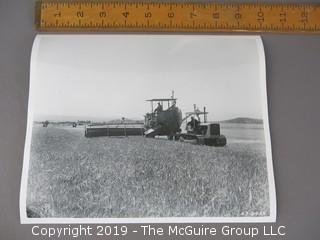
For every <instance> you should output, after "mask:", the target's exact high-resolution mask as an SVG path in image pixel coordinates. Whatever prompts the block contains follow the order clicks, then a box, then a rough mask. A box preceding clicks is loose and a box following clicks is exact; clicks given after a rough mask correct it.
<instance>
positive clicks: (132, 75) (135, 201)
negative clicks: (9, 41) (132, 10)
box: [20, 34, 276, 223]
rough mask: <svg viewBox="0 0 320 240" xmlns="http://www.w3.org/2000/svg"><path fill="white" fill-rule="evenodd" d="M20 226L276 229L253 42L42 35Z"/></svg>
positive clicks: (259, 52)
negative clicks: (254, 225) (252, 225)
mask: <svg viewBox="0 0 320 240" xmlns="http://www.w3.org/2000/svg"><path fill="white" fill-rule="evenodd" d="M30 68H31V70H30V89H29V104H28V123H27V133H26V140H25V149H24V161H23V170H22V180H21V190H20V218H21V223H120V222H122V223H131V222H135V223H139V222H140V223H142V222H144V223H156V222H163V223H165V222H177V223H179V222H274V221H275V220H276V195H275V184H274V174H273V164H272V151H271V137H270V131H269V120H268V106H267V88H266V82H267V79H266V70H265V56H264V48H263V43H262V40H261V38H260V37H259V36H223V35H219V36H213V35H139V34H136V35H134V34H123V35H121V34H112V35H111V34H109V35H108V34H107V35H81V34H79V35H65V34H60V35H50V34H43V35H38V36H37V37H36V38H35V41H34V44H33V49H32V55H31V66H30Z"/></svg>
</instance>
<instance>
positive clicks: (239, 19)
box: [35, 0, 320, 34]
mask: <svg viewBox="0 0 320 240" xmlns="http://www.w3.org/2000/svg"><path fill="white" fill-rule="evenodd" d="M124 13H126V16H124V15H123V14H124ZM127 13H128V14H127ZM35 24H36V27H37V29H38V30H39V31H52V32H54V31H56V32H59V31H75V32H82V31H98V32H99V31H100V32H117V31H121V32H126V31H129V32H132V31H137V32H141V31H142V32H157V31H159V32H164V31H166V32H184V31H188V32H241V31H245V32H276V33H281V32H284V33H288V32H289V33H299V32H302V33H317V34H319V33H320V4H316V3H313V4H312V3H310V4H309V3H303V4H302V3H291V4H288V3H260V2H258V3H210V2H207V3H206V2H200V3H199V2H198V3H197V2H153V1H150V2H140V1H139V2H136V1H134V0H133V1H127V0H121V1H120V0H119V1H106V0H100V1H94V0H75V1H72V2H70V1H68V0H58V1H57V0H42V1H38V2H36V11H35ZM73 26H74V27H73ZM131 26H132V27H131ZM134 26H135V27H134Z"/></svg>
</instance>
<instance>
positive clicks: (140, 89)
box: [31, 35, 262, 120]
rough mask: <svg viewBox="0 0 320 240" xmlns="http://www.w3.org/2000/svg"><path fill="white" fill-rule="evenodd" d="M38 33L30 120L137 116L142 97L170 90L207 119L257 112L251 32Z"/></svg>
mask: <svg viewBox="0 0 320 240" xmlns="http://www.w3.org/2000/svg"><path fill="white" fill-rule="evenodd" d="M37 41H38V43H37V44H35V48H34V50H35V49H38V51H36V52H34V53H33V64H35V65H33V66H35V67H36V68H35V71H34V72H33V73H32V76H31V78H32V79H31V81H33V82H32V86H33V88H32V92H31V94H32V95H33V100H34V101H33V109H34V113H35V119H36V120H44V118H51V119H53V118H59V117H61V116H70V117H73V119H74V118H76V119H77V118H78V119H95V118H102V119H106V120H110V119H113V118H120V117H126V118H131V119H142V118H143V115H144V114H145V113H146V112H147V111H149V110H150V104H149V103H148V102H146V101H145V100H147V99H151V98H164V97H165V98H166V97H170V96H171V91H172V90H174V92H175V97H177V98H178V102H177V106H178V107H179V108H180V109H181V110H182V112H183V113H185V112H187V111H192V109H193V104H196V105H197V106H199V107H200V108H202V107H203V106H206V108H207V111H209V115H208V119H209V120H224V119H230V118H235V117H253V118H262V108H261V86H260V85H261V79H260V72H259V71H260V68H259V64H262V63H260V62H259V56H258V51H259V50H260V51H262V49H258V44H257V38H254V37H243V38H241V37H239V36H238V37H235V36H229V37H223V36H196V35H180V36H173V35H171V36H170V35H73V36H72V35H55V36H53V35H42V36H38V39H37ZM55 116H56V117H55ZM55 120H58V119H55Z"/></svg>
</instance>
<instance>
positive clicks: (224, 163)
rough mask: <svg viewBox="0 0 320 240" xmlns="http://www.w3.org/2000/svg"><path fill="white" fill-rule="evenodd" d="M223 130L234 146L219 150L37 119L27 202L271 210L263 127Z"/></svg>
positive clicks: (55, 210)
mask: <svg viewBox="0 0 320 240" xmlns="http://www.w3.org/2000/svg"><path fill="white" fill-rule="evenodd" d="M221 131H222V133H224V134H225V135H226V136H227V138H228V144H227V146H226V147H220V148H218V147H208V146H199V145H191V144H189V143H182V142H178V141H169V140H164V139H147V138H144V137H141V136H132V137H98V138H85V137H84V129H83V128H71V127H70V126H63V127H62V126H61V127H57V126H55V127H50V126H49V127H48V128H43V127H40V126H39V125H37V124H35V125H34V128H33V136H32V143H31V156H30V167H29V172H28V188H27V208H28V209H29V210H30V211H32V212H34V213H35V214H36V215H37V216H39V217H90V218H97V217H99V218H101V217H104V218H108V217H119V218H121V217H203V216H206V217H232V216H237V217H239V216H266V215H269V195H268V179H267V167H266V155H265V144H264V141H263V129H260V128H258V129H255V128H252V129H251V128H250V129H249V128H247V129H246V128H242V127H239V126H233V127H229V128H225V129H224V128H222V130H221Z"/></svg>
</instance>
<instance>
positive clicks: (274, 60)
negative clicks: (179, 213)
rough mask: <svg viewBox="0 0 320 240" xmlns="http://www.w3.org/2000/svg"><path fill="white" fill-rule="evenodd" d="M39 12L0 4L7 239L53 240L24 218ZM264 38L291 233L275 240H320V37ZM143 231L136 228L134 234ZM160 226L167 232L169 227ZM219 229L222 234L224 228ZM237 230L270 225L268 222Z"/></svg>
mask: <svg viewBox="0 0 320 240" xmlns="http://www.w3.org/2000/svg"><path fill="white" fill-rule="evenodd" d="M269 2H271V1H269ZM296 2H301V1H296ZM305 2H306V1H305ZM310 2H311V1H310ZM313 2H315V1H313ZM317 2H319V3H320V1H317ZM33 13H34V4H33V1H32V0H29V1H28V0H20V1H19V0H0V240H5V239H6V240H9V239H25V240H29V239H46V238H44V237H41V238H39V237H38V238H34V237H33V236H32V234H31V228H32V225H21V224H20V219H19V191H20V177H21V170H22V162H23V148H24V138H25V130H26V121H27V101H28V86H29V63H30V54H31V47H32V43H33V39H34V37H35V34H36V31H35V28H34V26H33ZM262 39H263V42H264V46H265V53H266V62H267V87H268V103H269V118H270V128H271V139H272V147H273V163H274V171H275V182H276V191H277V204H278V211H277V215H278V217H277V222H276V224H274V225H275V226H278V225H285V226H286V233H287V235H286V236H284V237H273V239H290V240H301V239H308V240H313V239H314V240H318V239H320V237H319V236H320V187H319V185H320V174H319V171H320V157H319V150H320V140H319V136H320V127H319V124H320V35H289V34H282V35H278V34H262ZM137 226H138V225H130V228H133V227H137ZM159 226H162V227H167V225H164V224H162V225H161V224H159ZM214 226H216V227H218V228H219V226H221V225H218V224H215V225H214ZM233 226H245V227H250V226H259V227H262V224H235V225H233ZM143 238H145V239H148V238H147V237H142V235H141V234H139V233H135V234H130V235H128V236H127V237H126V239H143ZM158 238H159V239H160V238H161V239H165V238H164V237H158ZM188 238H190V239H191V237H188ZM209 238H211V239H244V238H239V237H224V238H222V237H207V239H209ZM70 239H72V238H70ZM80 239H88V237H87V238H85V237H83V238H80ZM90 239H95V238H90ZM96 239H105V238H97V237H96ZM108 239H110V238H108ZM112 239H114V238H112ZM256 239H264V238H262V237H257V238H256ZM265 239H267V237H265ZM268 239H270V238H268Z"/></svg>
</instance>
